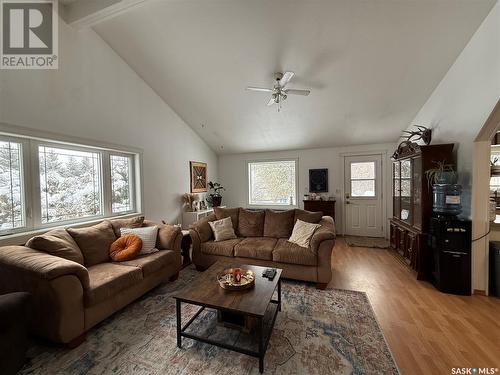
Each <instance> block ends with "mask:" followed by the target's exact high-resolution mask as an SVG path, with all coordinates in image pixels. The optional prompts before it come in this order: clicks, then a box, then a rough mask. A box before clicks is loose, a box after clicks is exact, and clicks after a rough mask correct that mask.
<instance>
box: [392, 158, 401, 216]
mask: <svg viewBox="0 0 500 375" xmlns="http://www.w3.org/2000/svg"><path fill="white" fill-rule="evenodd" d="M392 186H393V191H392V199H393V205H392V207H393V208H392V211H393V212H392V214H393V216H394V217H395V218H399V214H400V213H401V202H400V199H401V194H400V192H401V163H400V162H399V161H395V162H393V163H392Z"/></svg>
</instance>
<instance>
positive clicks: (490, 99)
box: [410, 3, 500, 216]
mask: <svg viewBox="0 0 500 375" xmlns="http://www.w3.org/2000/svg"><path fill="white" fill-rule="evenodd" d="M499 98H500V3H497V4H496V5H495V6H494V8H493V9H492V10H491V12H490V14H489V15H488V17H487V18H486V19H485V20H484V21H483V23H482V24H481V26H480V27H479V29H478V30H477V31H476V33H475V34H474V36H473V37H472V38H471V40H470V41H469V43H468V44H467V46H466V47H465V48H464V50H463V51H462V53H461V54H460V55H459V57H458V58H457V60H456V61H455V62H454V63H453V65H452V66H451V68H450V70H449V71H448V73H447V74H446V75H445V76H444V78H443V79H442V81H441V82H440V83H439V85H438V86H437V87H436V89H435V90H434V92H433V93H432V95H431V96H430V97H429V99H428V100H427V102H426V103H425V104H424V106H423V107H422V108H421V109H420V111H419V112H418V114H417V115H416V116H415V118H414V120H413V121H412V124H418V125H424V126H428V127H431V128H432V129H433V134H432V137H433V140H432V143H433V144H436V143H451V142H454V143H455V151H456V156H457V168H458V172H459V183H460V184H462V187H463V190H464V194H463V206H464V210H463V213H464V214H465V215H466V216H470V212H471V207H470V202H471V197H470V196H471V184H472V154H473V141H474V139H475V137H476V136H477V134H478V132H479V130H480V129H481V127H482V126H483V125H484V123H485V121H486V119H487V118H488V116H489V115H490V113H491V111H492V110H493V108H494V106H495V104H496V102H497V100H498V99H499ZM410 127H411V126H410Z"/></svg>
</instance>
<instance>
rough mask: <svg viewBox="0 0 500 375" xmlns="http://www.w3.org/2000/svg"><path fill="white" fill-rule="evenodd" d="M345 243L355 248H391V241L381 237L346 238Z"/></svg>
mask: <svg viewBox="0 0 500 375" xmlns="http://www.w3.org/2000/svg"><path fill="white" fill-rule="evenodd" d="M345 242H346V243H347V244H348V245H349V246H355V247H376V248H379V249H387V248H389V240H386V239H385V238H380V237H358V236H346V237H345Z"/></svg>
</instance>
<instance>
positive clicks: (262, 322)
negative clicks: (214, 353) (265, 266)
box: [176, 296, 281, 373]
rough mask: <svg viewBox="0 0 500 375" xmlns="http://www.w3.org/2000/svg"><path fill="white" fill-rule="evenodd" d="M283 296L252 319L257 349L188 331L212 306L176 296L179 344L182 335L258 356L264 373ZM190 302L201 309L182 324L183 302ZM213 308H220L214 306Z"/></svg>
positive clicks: (271, 302)
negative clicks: (260, 314)
mask: <svg viewBox="0 0 500 375" xmlns="http://www.w3.org/2000/svg"><path fill="white" fill-rule="evenodd" d="M279 297H281V296H279ZM280 299H281V298H278V300H271V301H270V303H269V306H268V308H267V311H266V314H265V315H264V316H263V317H253V316H252V319H255V321H256V325H255V334H256V341H257V342H256V343H255V346H256V348H255V350H252V349H249V348H243V347H239V346H237V345H230V344H227V343H225V342H221V341H216V340H212V339H210V338H207V337H203V336H200V335H197V334H195V333H192V332H186V330H187V329H188V328H189V326H191V324H192V323H193V322H194V321H195V320H196V318H198V317H199V315H200V314H201V313H202V312H203V311H204V310H205V309H206V308H210V309H212V308H211V307H208V306H204V305H201V304H197V303H193V302H190V301H183V300H181V299H179V298H176V314H177V346H178V347H179V348H181V347H182V337H186V338H189V339H192V340H197V341H200V342H204V343H206V344H210V345H215V346H218V347H220V348H224V349H227V350H232V351H234V352H238V353H242V354H246V355H248V356H252V357H256V358H258V359H259V371H260V372H261V373H262V372H264V356H265V354H266V350H267V346H268V344H269V340H270V338H271V334H272V331H273V328H274V323H275V322H276V317H277V316H278V312H279V311H280V310H281V301H280ZM182 302H184V303H189V304H192V305H197V306H201V307H200V309H199V310H198V311H197V312H196V313H195V314H194V315H193V316H192V317H191V318H190V319H189V321H188V322H187V323H186V324H185V325H184V326H182V323H181V303H182ZM213 310H219V309H215V308H213ZM219 311H226V310H219ZM230 312H231V313H234V312H233V311H230Z"/></svg>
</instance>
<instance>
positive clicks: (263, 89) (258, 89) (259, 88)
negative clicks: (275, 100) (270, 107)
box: [246, 86, 273, 92]
mask: <svg viewBox="0 0 500 375" xmlns="http://www.w3.org/2000/svg"><path fill="white" fill-rule="evenodd" d="M246 89H247V90H248V91H262V92H273V89H266V88H263V87H252V86H249V87H247V88H246Z"/></svg>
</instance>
